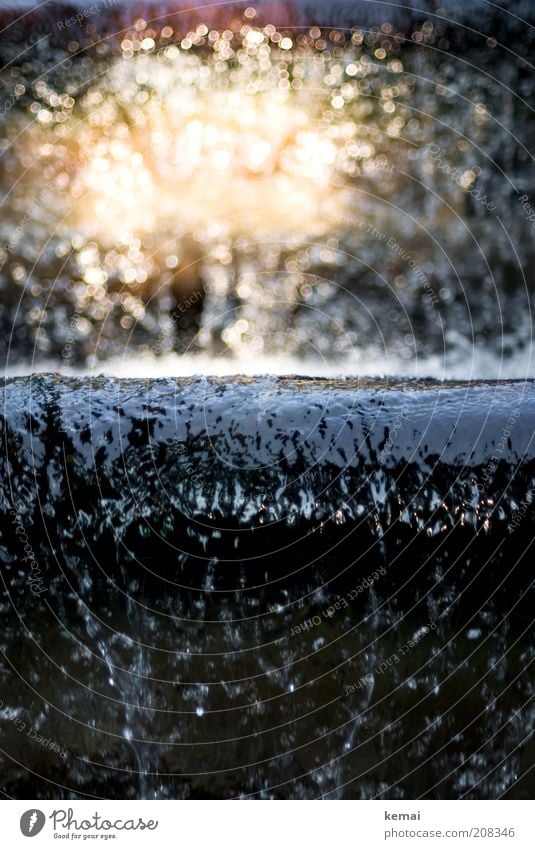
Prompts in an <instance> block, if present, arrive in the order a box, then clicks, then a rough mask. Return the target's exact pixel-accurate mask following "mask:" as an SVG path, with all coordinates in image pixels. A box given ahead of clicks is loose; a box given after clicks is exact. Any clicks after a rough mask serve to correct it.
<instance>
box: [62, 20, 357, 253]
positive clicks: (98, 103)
mask: <svg viewBox="0 0 535 849" xmlns="http://www.w3.org/2000/svg"><path fill="white" fill-rule="evenodd" d="M263 38H264V36H263V35H262V33H259V32H256V31H251V32H250V33H249V34H248V36H247V38H246V39H245V43H246V44H247V43H249V44H250V45H252V46H253V47H252V49H256V48H257V47H258V46H259V45H260V46H261V43H262V41H263ZM286 46H287V45H285V47H286ZM149 63H152V67H149ZM149 81H150V88H149V86H148V85H147V84H146V83H147V82H149ZM279 82H280V81H279V80H278V79H277V78H275V79H274V80H273V79H272V78H271V77H269V78H268V79H264V80H261V79H258V78H254V77H253V76H252V75H251V78H250V80H249V82H248V83H247V85H244V84H243V80H242V79H237V80H236V81H235V82H232V78H231V82H230V83H228V82H227V84H226V85H223V86H222V85H219V84H218V80H217V79H216V77H215V74H214V71H213V68H211V67H210V66H209V65H208V64H206V63H205V64H204V65H203V64H202V63H200V62H197V63H195V64H194V63H193V62H192V59H191V57H190V56H187V57H184V56H183V54H179V55H178V56H176V55H175V54H173V62H172V63H162V62H160V61H158V59H157V57H155V56H143V57H139V60H138V61H129V62H127V63H125V62H124V61H122V62H118V64H117V66H116V67H115V69H114V70H113V71H112V72H111V74H110V80H109V81H108V84H109V91H110V92H112V93H113V92H115V93H117V96H116V100H117V102H116V103H113V102H112V95H111V94H110V95H106V94H102V90H104V91H105V89H106V86H105V85H104V86H101V90H100V91H99V93H98V95H97V96H93V103H92V109H91V111H90V113H89V115H88V119H87V121H86V122H85V123H84V124H83V125H82V126H81V128H80V130H79V134H80V138H81V147H82V149H83V150H86V151H89V153H88V154H87V155H85V156H84V159H83V162H82V165H81V168H80V170H79V173H78V175H77V190H76V191H77V195H78V196H79V197H80V198H81V200H80V202H79V204H78V205H77V209H76V213H75V214H74V216H73V220H72V222H71V223H72V224H73V225H74V226H75V227H77V228H82V229H83V230H84V231H85V232H86V233H87V234H89V235H91V236H92V237H94V238H98V239H99V240H106V239H111V240H114V241H117V240H119V241H121V240H128V238H129V237H131V235H132V234H139V233H144V232H156V231H160V232H169V230H170V229H171V230H172V231H173V232H174V233H175V234H176V235H180V234H181V233H184V232H189V231H192V230H195V228H198V227H203V226H208V225H210V226H213V225H214V224H217V225H219V226H220V228H221V230H222V232H225V233H228V234H231V235H232V234H239V233H250V232H251V230H253V231H254V233H255V235H256V236H258V238H262V237H265V236H266V235H267V236H269V235H272V234H273V233H275V232H277V233H279V232H280V233H284V234H289V233H290V234H291V233H292V231H294V230H296V229H298V230H299V232H300V233H311V234H312V233H314V232H315V231H317V230H321V229H322V228H323V226H324V222H325V220H327V219H329V218H332V216H333V215H334V214H336V211H338V214H339V212H340V202H341V201H340V191H339V189H338V188H337V187H336V186H335V185H333V176H334V170H335V166H336V161H337V156H338V155H339V142H340V136H341V133H340V130H339V128H337V126H336V125H331V124H329V123H328V122H322V121H321V112H320V111H319V106H318V102H317V100H318V98H317V97H316V98H314V96H312V97H311V96H308V97H307V96H306V95H305V94H303V93H302V92H301V93H298V92H296V91H295V90H293V89H292V88H291V87H289V86H282V87H281V86H280V85H279ZM312 94H313V92H312ZM90 96H91V95H90ZM118 110H119V111H120V112H121V114H122V117H123V120H118V114H117V112H118ZM125 114H126V120H125ZM335 182H336V181H335ZM162 225H163V226H162Z"/></svg>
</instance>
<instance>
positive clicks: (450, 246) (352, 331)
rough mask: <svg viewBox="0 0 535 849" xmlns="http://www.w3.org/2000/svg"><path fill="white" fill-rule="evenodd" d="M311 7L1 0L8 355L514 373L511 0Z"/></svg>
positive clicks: (518, 272) (74, 363)
mask: <svg viewBox="0 0 535 849" xmlns="http://www.w3.org/2000/svg"><path fill="white" fill-rule="evenodd" d="M325 5H326V4H323V5H322V4H317V5H316V6H314V4H310V3H309V4H299V3H293V4H286V5H281V4H262V3H261V4H259V5H257V6H256V7H252V6H251V7H249V6H246V5H241V6H235V5H233V4H225V6H224V8H223V10H221V9H218V10H215V11H214V10H212V11H210V10H209V9H206V10H203V8H202V7H201V6H199V7H198V8H197V9H193V10H191V9H190V10H189V11H188V12H187V13H185V12H184V11H181V10H180V9H179V8H177V4H174V5H171V6H170V5H169V4H167V6H166V5H165V4H159V5H158V6H157V7H155V6H154V4H152V5H144V4H143V3H137V2H136V3H126V2H123V3H120V2H118V0H117V2H114V0H102V2H100V3H95V4H93V5H91V4H90V3H89V2H81V0H80V2H78V3H70V4H57V3H56V4H44V6H43V7H39V8H38V9H37V8H35V4H26V5H25V4H24V3H19V4H16V3H9V2H8V3H5V4H3V6H4V7H5V8H4V9H3V12H2V25H3V32H2V37H1V38H2V40H1V47H0V51H1V57H0V58H1V66H2V71H1V74H0V122H1V128H0V146H1V166H2V167H1V176H0V194H1V209H2V214H1V217H0V326H1V332H0V346H1V357H2V363H3V365H4V369H5V370H7V373H9V374H21V373H27V372H30V371H35V370H42V369H46V370H50V369H52V370H55V371H58V370H59V371H61V372H62V373H69V372H71V371H76V372H80V371H87V370H89V371H97V372H98V371H109V372H111V373H117V374H135V375H139V374H144V373H147V374H163V373H185V374H187V373H192V372H199V371H201V372H211V373H232V372H243V371H245V372H251V371H252V372H266V371H274V372H281V371H282V372H285V371H286V372H288V371H290V372H300V373H321V374H325V373H346V374H347V373H363V372H367V373H371V374H378V373H387V374H388V373H396V374H407V375H409V374H411V375H414V374H416V375H427V374H429V375H431V374H432V375H437V376H459V375H461V376H466V377H468V376H470V375H471V376H475V377H477V376H492V377H499V376H517V377H521V376H525V375H528V374H532V372H533V369H532V364H531V359H530V344H531V333H532V328H531V308H530V298H531V295H532V291H533V286H534V275H533V269H534V261H533V260H534V252H535V248H534V245H535V241H534V228H535V192H534V191H533V156H532V154H531V152H530V151H531V150H532V148H533V135H534V123H533V111H532V104H531V101H532V77H531V73H530V72H531V65H530V64H529V61H528V57H529V55H530V50H532V45H533V37H532V32H533V30H532V29H531V27H530V26H529V24H528V23H527V22H526V21H524V20H523V19H522V18H521V15H522V14H525V15H529V14H530V12H529V8H530V4H525V3H516V4H512V3H509V4H506V8H505V10H502V9H501V8H500V7H499V6H496V5H495V4H488V3H475V4H459V3H444V4H442V5H441V6H439V4H438V3H421V4H418V5H419V7H420V8H422V10H423V11H422V12H416V11H411V9H410V6H409V7H405V6H404V7H403V8H398V7H395V6H394V7H390V5H389V6H388V8H386V7H385V4H381V3H374V4H370V3H365V2H361V3H358V4H356V5H355V4H347V3H343V2H341V3H339V4H335V6H334V7H333V5H332V4H327V5H328V7H329V8H328V10H327V9H326V8H325ZM468 5H469V7H470V8H469V9H468V8H467V6H468ZM502 5H503V4H502ZM531 14H533V13H532V12H531ZM387 18H388V20H387ZM271 20H275V21H276V22H277V24H274V23H270V21H271ZM325 20H327V21H329V25H326V24H325ZM360 20H362V25H361V26H360V27H359V26H357V25H356V23H358V22H359V21H360ZM459 20H460V21H461V24H459V23H458V21H459ZM303 21H304V23H303ZM311 21H313V22H315V21H319V23H320V24H322V25H321V26H319V25H316V24H315V23H314V24H311ZM337 22H339V25H336V26H335V24H336V23H337ZM532 199H533V207H532V206H531V203H532ZM530 216H531V220H530Z"/></svg>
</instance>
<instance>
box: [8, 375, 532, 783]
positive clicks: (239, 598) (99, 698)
mask: <svg viewBox="0 0 535 849" xmlns="http://www.w3.org/2000/svg"><path fill="white" fill-rule="evenodd" d="M2 400H3V405H2V406H3V409H4V423H5V430H4V432H5V438H6V449H7V454H6V459H5V460H3V461H2V480H3V482H4V483H3V485H2V488H1V490H0V497H1V503H0V509H1V511H2V514H3V517H4V518H3V526H2V528H3V529H2V536H1V540H0V553H1V561H2V564H3V566H2V575H3V587H4V590H3V600H2V617H3V629H2V638H1V647H2V650H3V652H4V657H5V659H6V661H7V663H6V666H5V667H4V669H3V675H4V677H5V681H6V682H7V681H9V687H7V686H6V687H4V688H3V690H2V693H3V695H2V705H1V711H2V718H3V720H4V723H3V724H4V739H5V744H4V745H5V747H6V748H5V751H6V756H5V758H4V760H3V762H2V763H1V764H0V779H1V781H2V788H3V792H4V793H7V794H8V795H10V796H15V797H17V798H35V797H38V798H41V797H47V798H48V797H52V798H58V796H59V797H61V798H76V797H78V796H85V795H93V796H104V797H126V798H199V797H200V798H231V797H248V796H254V797H260V798H266V799H270V798H313V797H316V796H323V797H326V798H375V797H384V798H418V797H421V796H426V797H429V798H457V797H466V798H497V797H498V796H500V797H501V796H507V797H511V798H525V797H529V794H530V792H531V788H530V781H529V774H528V773H529V766H530V762H529V757H530V750H529V746H528V745H527V737H529V735H530V733H531V728H532V724H533V719H534V717H533V678H532V676H531V675H530V671H529V670H530V666H531V663H532V660H533V654H532V649H531V648H530V639H529V633H530V628H531V622H532V611H533V606H532V596H531V595H530V590H531V589H532V584H533V579H532V575H531V569H530V565H529V564H530V553H529V549H530V545H531V540H532V534H531V527H532V522H533V496H532V493H533V491H534V486H535V465H534V464H535V459H534V456H535V455H534V449H533V446H532V441H533V440H532V435H533V427H532V423H533V419H534V414H533V403H534V401H533V388H532V386H531V385H526V384H522V383H514V384H510V385H502V386H499V385H496V384H488V385H481V386H467V385H466V384H464V383H460V384H457V385H453V386H450V387H445V386H440V385H439V384H433V383H427V384H426V383H425V382H423V383H414V384H410V383H406V382H405V383H403V382H401V383H398V384H393V385H392V384H389V383H381V382H375V383H374V382H370V381H363V382H362V384H358V385H356V384H355V382H354V381H353V382H349V383H347V382H346V381H338V382H329V381H325V380H323V381H311V380H301V379H293V380H278V379H276V378H269V379H268V378H265V379H262V380H247V379H243V380H241V381H238V380H236V379H234V380H230V381H229V380H222V379H211V380H206V379H197V380H194V381H187V380H186V381H176V380H172V379H162V380H159V381H152V382H149V383H146V384H140V383H136V382H133V383H132V382H128V381H127V382H123V383H120V382H117V381H114V380H111V379H107V380H106V379H103V378H99V379H97V380H95V381H93V382H92V383H89V382H88V381H87V380H85V381H84V380H79V379H78V380H74V381H70V382H61V381H59V380H58V379H57V378H55V377H35V378H33V379H32V381H31V382H29V381H27V380H24V379H23V380H20V381H14V382H13V381H12V382H9V383H8V384H7V386H6V387H5V390H4V393H3V398H2ZM505 430H507V431H508V432H509V433H510V436H505V435H504V432H505ZM26 546H28V548H26ZM23 554H26V555H27V559H26V560H23V559H21V558H22V555H23ZM27 561H28V562H27ZM15 672H16V673H17V674H14V673H15ZM37 735H39V736H40V739H41V741H43V740H45V741H47V742H46V743H43V742H39V740H38V739H37ZM53 746H56V747H60V751H59V752H58V751H56V750H54V749H52V747H53Z"/></svg>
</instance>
